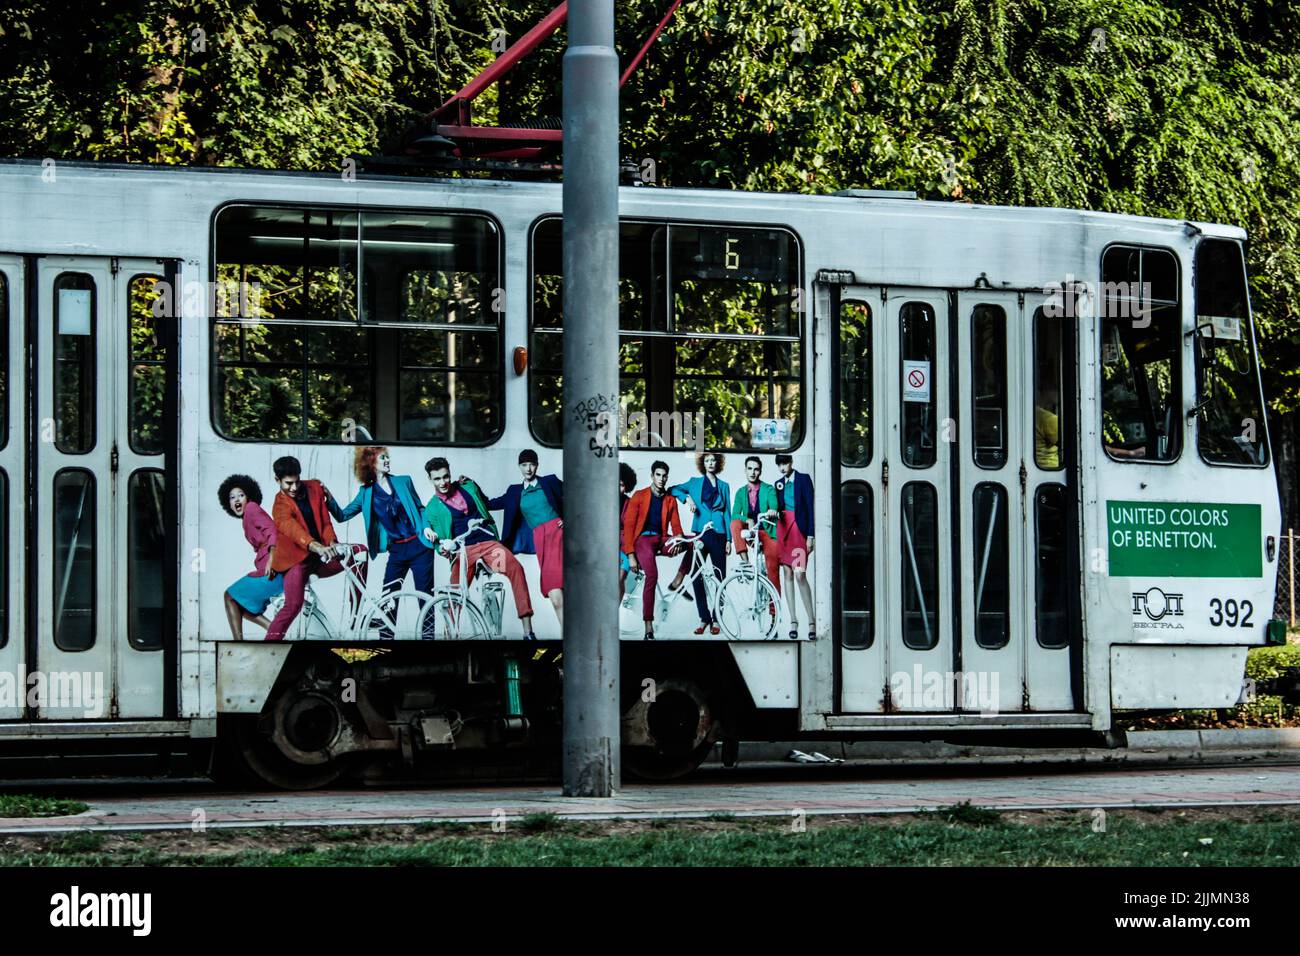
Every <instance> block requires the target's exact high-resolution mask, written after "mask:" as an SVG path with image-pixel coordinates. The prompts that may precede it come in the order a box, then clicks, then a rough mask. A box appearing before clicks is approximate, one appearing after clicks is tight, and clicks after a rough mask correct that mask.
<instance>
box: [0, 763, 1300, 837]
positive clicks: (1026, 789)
mask: <svg viewBox="0 0 1300 956" xmlns="http://www.w3.org/2000/svg"><path fill="white" fill-rule="evenodd" d="M781 769H782V770H788V771H789V772H780V770H774V771H771V772H767V773H764V774H759V775H758V776H757V777H755V775H754V774H753V773H752V772H751V773H749V774H734V775H733V776H731V777H730V778H729V776H728V773H727V772H726V771H716V772H712V773H709V774H706V775H705V776H704V777H703V778H702V779H700V780H699V781H697V782H692V783H685V784H674V785H658V786H646V785H634V784H629V785H628V786H626V787H624V789H623V790H622V791H621V792H620V793H619V794H618V795H617V796H616V797H614V798H612V799H609V800H588V799H564V798H562V797H560V796H559V794H558V787H556V786H554V785H551V786H516V787H461V788H454V789H448V788H440V789H399V790H382V791H376V790H331V791H325V792H321V791H314V792H308V793H276V794H252V795H250V794H247V793H242V794H241V793H223V792H216V791H213V790H211V789H210V788H201V787H196V788H194V789H193V790H191V791H189V792H180V793H177V792H174V791H169V792H159V793H154V794H152V795H141V794H140V793H139V792H137V793H134V794H132V795H129V796H117V795H104V796H97V795H94V794H91V795H87V796H83V797H82V799H83V800H85V802H87V803H89V804H90V809H89V810H88V811H87V812H86V813H83V814H80V815H78V816H75V817H65V818H61V819H59V820H52V819H6V820H0V833H38V832H51V831H60V830H74V829H85V830H118V829H120V830H154V829H158V830H165V829H190V828H191V827H192V825H193V824H194V823H195V821H196V820H202V821H203V823H204V824H205V825H206V826H209V827H258V826H343V825H347V826H355V825H366V824H371V825H375V824H408V823H420V822H426V821H464V822H491V821H492V820H493V819H499V818H500V817H501V816H502V815H504V817H505V818H506V819H507V820H510V819H514V818H517V817H520V816H522V815H524V814H528V813H547V812H549V813H555V814H558V815H561V816H564V817H568V818H571V819H578V820H599V819H609V818H613V817H623V818H654V817H665V818H673V817H676V818H685V817H707V816H710V815H713V814H720V813H727V814H732V815H735V816H788V815H790V814H791V813H792V812H794V811H795V810H796V809H802V810H803V811H804V812H805V813H806V814H809V815H812V814H872V813H897V812H900V811H901V812H906V811H915V810H923V809H928V808H934V807H944V806H950V805H952V804H954V803H958V802H961V801H964V800H969V801H970V802H971V803H972V804H975V805H977V806H984V807H989V808H993V809H1001V810H1027V809H1079V808H1092V807H1104V808H1116V807H1153V806H1160V807H1203V806H1224V805H1256V806H1257V805H1280V804H1300V764H1287V765H1278V764H1271V765H1270V764H1257V765H1253V766H1242V767H1204V768H1189V767H1178V768H1161V769H1152V768H1140V769H1126V770H1122V771H1118V772H1117V771H1115V770H1109V771H1106V770H1101V769H1098V768H1095V767H1066V768H1043V767H1025V768H1014V769H1010V770H1003V771H1001V772H998V771H997V770H993V769H990V768H964V769H963V770H961V771H958V772H955V773H946V774H943V775H939V776H929V777H927V776H924V775H920V774H916V773H909V772H899V771H897V770H894V769H889V770H882V769H881V768H859V767H839V766H827V767H801V768H781Z"/></svg>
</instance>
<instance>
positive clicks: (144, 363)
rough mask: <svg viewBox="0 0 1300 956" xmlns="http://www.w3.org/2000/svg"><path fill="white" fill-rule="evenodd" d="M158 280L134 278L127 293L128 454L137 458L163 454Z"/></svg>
mask: <svg viewBox="0 0 1300 956" xmlns="http://www.w3.org/2000/svg"><path fill="white" fill-rule="evenodd" d="M161 282H162V277H161V276H136V277H135V278H133V279H132V280H131V285H130V288H129V291H128V293H127V312H128V313H129V319H130V326H129V332H128V335H129V337H130V349H131V379H130V388H131V401H130V405H131V411H130V415H131V427H130V431H129V439H130V443H131V450H132V451H134V452H135V453H136V454H140V455H160V454H162V451H163V389H164V388H165V387H166V381H167V350H166V348H165V347H164V346H163V344H162V342H161V340H160V339H159V328H158V321H159V319H158V316H157V315H156V314H155V311H154V304H155V303H156V302H157V301H158V299H159V298H160V297H161V296H162V294H163V289H162V286H161V285H160V283H161Z"/></svg>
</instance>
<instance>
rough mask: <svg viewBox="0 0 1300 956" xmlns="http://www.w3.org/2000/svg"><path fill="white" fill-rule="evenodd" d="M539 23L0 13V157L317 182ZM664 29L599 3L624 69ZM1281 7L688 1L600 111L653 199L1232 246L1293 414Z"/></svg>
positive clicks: (384, 11) (1292, 267) (366, 2)
mask: <svg viewBox="0 0 1300 956" xmlns="http://www.w3.org/2000/svg"><path fill="white" fill-rule="evenodd" d="M550 6H551V4H550V2H549V0H526V2H511V3H509V4H507V3H505V2H502V0H387V2H384V0H280V2H266V0H113V2H109V0H103V2H100V3H99V4H97V5H95V4H86V5H85V10H87V11H88V13H86V14H84V15H81V16H74V15H70V14H69V13H68V12H66V11H65V10H63V9H62V8H60V7H58V5H55V4H48V3H45V2H38V0H16V2H12V3H10V4H9V5H8V7H7V9H6V11H5V12H2V13H0V73H3V75H4V76H5V79H6V81H7V83H6V91H7V95H6V96H5V97H3V98H0V155H37V156H53V157H68V158H89V159H98V160H112V161H130V162H161V163H205V164H220V165H241V166H259V167H278V168H290V169H293V168H306V169H339V168H340V167H341V165H342V163H343V161H344V158H345V157H346V156H348V155H349V154H352V153H362V154H364V153H371V152H375V151H378V150H379V149H381V148H382V146H383V145H384V144H385V143H386V142H389V141H391V138H392V137H393V136H394V135H396V134H398V133H400V131H401V130H402V129H403V128H404V127H405V126H406V124H408V123H409V122H411V121H412V120H413V119H414V118H416V117H417V116H418V115H419V114H420V113H422V112H424V111H427V110H429V109H431V108H432V107H434V106H436V105H438V104H439V103H440V102H442V100H443V99H445V98H446V96H448V95H449V94H450V93H452V92H454V91H455V89H457V88H458V87H459V86H460V85H461V84H463V83H464V82H466V81H467V80H468V79H469V78H471V77H472V76H473V75H474V74H475V73H476V72H477V71H478V70H479V69H481V68H482V67H483V66H485V65H486V64H487V63H489V62H491V60H492V59H493V57H494V56H495V55H496V53H497V52H499V49H500V46H501V44H502V40H503V39H504V40H508V41H512V40H514V39H516V38H518V37H519V36H520V35H521V34H522V33H523V32H524V31H525V30H526V29H527V28H528V27H529V26H531V25H532V24H533V23H534V22H536V20H537V19H539V18H540V17H541V16H542V15H543V14H544V13H545V12H546V11H547V10H548V9H549V8H550ZM666 6H667V0H628V2H625V3H620V4H619V5H618V16H619V24H618V32H619V39H618V43H619V48H620V51H621V52H622V53H623V54H624V56H625V57H626V56H628V55H630V53H631V52H632V51H633V50H635V49H636V47H637V46H638V45H639V43H640V41H641V40H642V39H643V38H644V37H645V36H646V35H647V34H648V32H649V30H650V29H651V27H652V26H653V25H654V24H655V23H656V22H657V21H658V19H659V17H660V16H661V15H662V13H663V11H664V9H666ZM1298 11H1300V6H1298V5H1297V4H1296V2H1295V0H1246V2H1244V3H1229V2H1227V0H1180V2H1174V0H1054V2H1052V3H1050V4H1049V3H1047V2H1046V0H978V2H977V0H852V2H851V0H819V2H813V0H688V2H686V3H684V4H683V5H682V7H681V9H680V10H679V11H678V13H677V16H676V18H675V20H674V22H673V23H672V24H671V25H670V26H669V28H668V30H667V31H666V33H665V35H664V36H663V37H662V38H661V39H660V41H659V43H658V44H656V46H655V48H654V49H653V50H652V51H651V53H650V54H649V57H648V58H647V61H646V63H645V65H644V67H643V68H642V69H641V70H640V71H638V73H637V74H635V75H634V76H633V78H632V79H631V80H630V81H629V84H628V86H627V87H626V88H625V89H624V91H623V96H622V114H623V116H622V119H623V137H624V143H625V147H626V150H627V152H628V154H629V155H632V156H636V157H638V158H639V157H649V158H652V159H653V160H654V161H655V164H656V172H657V175H658V179H659V181H660V182H661V183H665V184H670V185H704V186H715V187H723V188H745V189H767V190H800V191H807V192H824V191H829V190H833V189H839V188H844V187H850V186H874V187H883V188H891V187H892V188H908V189H915V190H917V191H918V192H919V193H921V194H922V195H923V196H925V197H927V198H948V199H952V200H954V201H975V202H984V203H1006V204H1025V205H1054V206H1070V207H1079V208H1089V209H1100V210H1107V211H1116V212H1129V213H1140V214H1144V215H1154V216H1168V217H1171V218H1176V219H1189V220H1208V221H1217V222H1230V223H1236V224H1239V225H1242V226H1244V227H1245V228H1246V229H1248V230H1249V232H1250V235H1251V244H1250V250H1249V256H1250V268H1251V271H1252V289H1251V291H1252V295H1253V299H1254V306H1255V310H1256V314H1257V316H1258V318H1259V325H1260V328H1261V330H1262V335H1263V341H1262V342H1261V347H1262V351H1263V353H1264V355H1265V361H1266V366H1267V367H1266V372H1267V381H1266V389H1267V391H1268V394H1269V396H1270V399H1271V404H1272V405H1273V407H1274V408H1275V409H1276V410H1289V409H1293V408H1295V407H1296V406H1297V405H1300V315H1298V314H1297V309H1298V307H1297V304H1296V303H1297V302H1300V278H1298V277H1300V261H1298V259H1300V252H1298V251H1297V250H1298V249H1300V212H1298V211H1297V206H1296V204H1295V203H1293V202H1292V201H1291V197H1290V189H1289V187H1290V184H1291V183H1294V182H1296V181H1300V157H1298V155H1297V148H1296V147H1297V142H1298V141H1300V124H1297V122H1296V121H1297V118H1300V80H1298V79H1297V77H1300V47H1298V44H1300V39H1298V38H1300V12H1298ZM196 31H197V32H196ZM494 46H496V48H497V49H494ZM562 53H563V33H562V31H561V33H560V34H559V35H557V36H556V37H553V38H552V39H551V40H550V41H548V42H547V43H546V44H545V45H544V46H543V47H542V49H541V50H539V51H538V53H537V54H536V55H535V56H534V57H533V58H532V59H531V60H530V61H526V63H525V64H524V65H523V66H522V67H521V68H520V69H519V70H517V71H516V75H513V76H511V78H510V79H509V80H508V81H507V82H506V83H505V84H503V85H502V87H501V89H500V90H499V91H498V90H493V91H490V92H489V93H487V94H485V95H484V96H483V97H481V98H480V101H479V103H477V104H476V110H477V112H478V115H479V116H480V117H481V118H482V119H485V120H489V121H492V120H498V119H500V120H503V121H511V120H514V121H521V120H528V119H533V118H536V117H539V116H558V115H559V111H560V57H561V55H562ZM498 97H499V98H498Z"/></svg>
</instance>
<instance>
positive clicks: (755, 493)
mask: <svg viewBox="0 0 1300 956" xmlns="http://www.w3.org/2000/svg"><path fill="white" fill-rule="evenodd" d="M762 476H763V462H762V461H760V460H759V458H758V457H757V456H755V455H750V456H749V457H748V458H746V459H745V478H746V481H745V483H744V484H743V485H741V486H740V487H739V488H737V489H736V499H735V502H734V503H733V504H732V507H731V542H732V544H734V545H735V546H736V553H737V554H744V553H745V552H746V551H747V550H748V548H747V547H746V545H745V539H744V538H742V537H741V536H740V532H741V531H742V530H744V529H748V528H754V527H757V528H758V540H759V542H760V543H761V544H762V545H763V563H764V564H765V565H767V579H768V580H769V581H771V582H772V584H773V586H774V587H775V588H776V593H777V594H780V593H781V575H780V564H779V561H780V557H781V553H780V550H779V549H778V548H777V545H776V512H777V501H776V489H775V488H773V487H772V486H771V485H769V484H768V483H767V482H765V481H763V477H762Z"/></svg>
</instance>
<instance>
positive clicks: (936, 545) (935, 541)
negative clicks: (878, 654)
mask: <svg viewBox="0 0 1300 956" xmlns="http://www.w3.org/2000/svg"><path fill="white" fill-rule="evenodd" d="M906 478H907V480H905V481H904V482H903V484H902V486H901V487H900V488H899V492H898V494H899V497H898V559H899V562H900V571H899V574H900V584H901V586H900V587H899V588H898V590H897V595H898V598H899V604H898V612H899V616H900V623H901V625H902V640H903V647H905V648H906V649H907V650H909V651H932V650H935V649H936V648H937V647H939V645H940V644H942V643H943V627H944V622H943V617H942V615H941V614H940V609H941V607H942V605H943V572H944V568H943V540H942V536H941V535H940V533H939V520H940V517H941V512H942V508H943V504H942V502H941V496H940V494H939V489H938V486H937V484H936V482H935V481H934V480H932V479H931V478H930V477H929V476H928V475H917V476H915V477H913V476H911V475H908V476H906ZM913 485H916V486H918V487H919V488H921V489H924V491H925V493H926V494H927V495H928V496H929V498H930V499H931V500H930V503H931V504H932V505H933V508H934V511H933V513H932V514H931V516H930V521H931V524H932V525H933V538H932V539H931V540H930V541H929V542H928V543H929V544H931V545H932V546H933V548H932V551H933V554H934V569H933V574H934V582H933V587H934V607H932V608H926V609H925V610H924V611H921V612H919V613H922V614H924V615H925V618H924V619H923V620H926V619H928V620H929V621H931V622H932V628H933V640H931V641H930V643H928V644H914V643H912V642H911V640H910V635H909V633H908V625H907V615H908V613H909V612H908V608H907V597H908V593H909V588H914V589H915V588H918V587H919V586H920V585H923V584H924V583H926V582H925V581H924V580H922V581H917V580H915V578H913V577H912V576H911V575H910V574H909V572H910V570H911V566H910V561H909V558H908V552H907V534H906V533H905V532H904V530H903V528H904V523H905V522H906V521H907V509H908V506H907V503H906V499H905V496H906V494H907V490H908V489H909V488H911V487H912V486H913ZM915 501H916V499H915V498H913V506H912V507H913V513H914V514H915V509H916V504H915ZM912 549H913V552H912V557H913V558H915V560H916V577H917V578H923V577H924V574H923V571H922V569H921V561H920V558H919V557H917V556H916V549H917V539H916V529H915V528H913V529H912ZM915 593H916V594H917V595H918V600H919V602H924V600H925V595H924V594H923V593H921V591H920V590H916V591H915Z"/></svg>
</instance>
